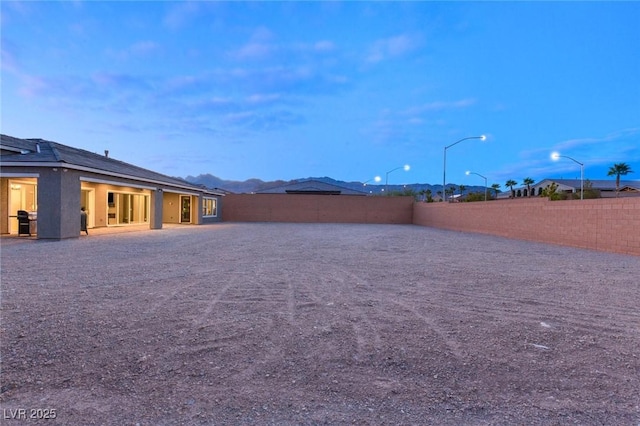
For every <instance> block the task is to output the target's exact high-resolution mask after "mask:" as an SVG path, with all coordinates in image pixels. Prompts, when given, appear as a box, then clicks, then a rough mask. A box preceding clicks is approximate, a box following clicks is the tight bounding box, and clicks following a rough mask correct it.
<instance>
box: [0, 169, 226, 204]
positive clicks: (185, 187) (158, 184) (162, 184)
mask: <svg viewBox="0 0 640 426" xmlns="http://www.w3.org/2000/svg"><path fill="white" fill-rule="evenodd" d="M0 167H33V168H35V167H45V168H56V167H59V168H64V169H71V170H78V171H83V172H90V173H95V174H100V175H106V176H110V177H117V178H121V179H128V180H133V181H138V182H144V183H147V184H152V185H155V186H154V187H151V186H148V185H146V186H138V187H140V188H146V189H154V190H155V189H159V188H158V187H162V189H163V190H165V191H167V190H168V189H167V187H171V188H176V189H179V190H182V192H185V191H190V192H192V193H194V194H200V193H204V194H209V195H218V196H224V194H222V193H218V192H215V191H210V190H207V189H199V188H198V189H196V188H194V187H192V186H189V185H180V184H176V183H173V182H165V181H161V180H157V179H145V178H141V177H137V176H132V175H126V174H122V173H114V172H109V171H105V170H101V169H95V168H91V167H85V166H78V165H75V164H69V163H64V162H55V163H54V162H21V161H7V162H0ZM5 175H7V174H6V173H2V176H5ZM20 175H21V176H23V177H24V176H25V174H24V173H22V174H20ZM35 177H38V176H35ZM80 179H81V180H85V181H86V182H91V181H90V180H89V179H92V178H83V177H81V178H80ZM97 180H100V179H97ZM105 182H106V181H105ZM110 183H111V184H114V183H116V182H115V181H110ZM117 184H118V185H122V182H118V183H117ZM128 185H129V186H133V185H132V184H128ZM176 192H180V191H176Z"/></svg>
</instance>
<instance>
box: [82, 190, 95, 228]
mask: <svg viewBox="0 0 640 426" xmlns="http://www.w3.org/2000/svg"><path fill="white" fill-rule="evenodd" d="M95 204H96V196H95V191H94V190H93V189H91V188H90V189H84V188H82V189H81V191H80V207H84V208H85V210H86V212H87V228H94V227H95V226H96V216H95V211H94V210H95Z"/></svg>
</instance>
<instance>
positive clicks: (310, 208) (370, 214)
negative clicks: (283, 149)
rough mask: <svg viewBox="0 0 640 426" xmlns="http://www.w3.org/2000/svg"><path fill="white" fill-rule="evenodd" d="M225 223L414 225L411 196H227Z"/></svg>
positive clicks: (224, 209)
mask: <svg viewBox="0 0 640 426" xmlns="http://www.w3.org/2000/svg"><path fill="white" fill-rule="evenodd" d="M222 220H223V221H225V222H305V223H397V224H411V223H413V197H365V196H357V195H307V194H229V195H226V196H225V197H224V208H223V209H222Z"/></svg>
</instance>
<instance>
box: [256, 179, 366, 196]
mask: <svg viewBox="0 0 640 426" xmlns="http://www.w3.org/2000/svg"><path fill="white" fill-rule="evenodd" d="M256 193H257V194H315V195H367V193H366V192H364V191H358V190H355V189H350V188H345V187H342V186H338V185H334V184H331V183H327V182H323V181H321V180H317V179H302V180H299V181H296V182H292V183H288V184H286V185H281V186H276V187H273V188H267V189H263V190H260V191H257V192H256Z"/></svg>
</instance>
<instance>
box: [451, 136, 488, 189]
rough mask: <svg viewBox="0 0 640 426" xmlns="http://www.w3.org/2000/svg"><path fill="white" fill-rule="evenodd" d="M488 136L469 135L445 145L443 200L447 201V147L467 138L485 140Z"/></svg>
mask: <svg viewBox="0 0 640 426" xmlns="http://www.w3.org/2000/svg"><path fill="white" fill-rule="evenodd" d="M486 138H487V137H486V136H485V135H481V136H469V137H467V138H462V139H460V140H459V141H456V142H454V143H452V144H451V145H447V146H445V147H444V166H443V167H442V200H443V201H447V195H446V191H445V186H446V184H447V149H449V148H451V147H452V146H454V145H457V144H459V143H460V142H462V141H466V140H467V139H480V140H482V141H483V140H485V139H486Z"/></svg>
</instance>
